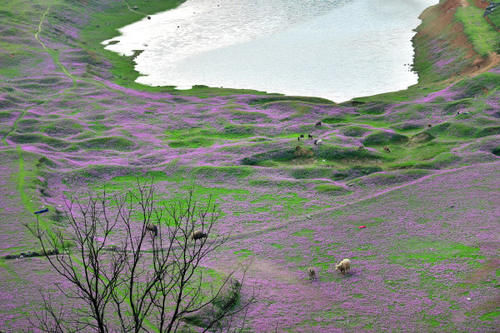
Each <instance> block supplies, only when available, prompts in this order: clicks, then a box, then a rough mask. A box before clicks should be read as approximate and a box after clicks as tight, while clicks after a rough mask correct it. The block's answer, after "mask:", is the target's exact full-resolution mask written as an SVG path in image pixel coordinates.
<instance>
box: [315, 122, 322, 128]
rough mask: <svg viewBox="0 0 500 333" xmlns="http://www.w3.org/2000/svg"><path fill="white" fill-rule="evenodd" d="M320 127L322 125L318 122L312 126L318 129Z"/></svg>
mask: <svg viewBox="0 0 500 333" xmlns="http://www.w3.org/2000/svg"><path fill="white" fill-rule="evenodd" d="M321 125H323V124H322V123H321V121H318V122H317V123H316V125H314V126H316V127H320V126H321Z"/></svg>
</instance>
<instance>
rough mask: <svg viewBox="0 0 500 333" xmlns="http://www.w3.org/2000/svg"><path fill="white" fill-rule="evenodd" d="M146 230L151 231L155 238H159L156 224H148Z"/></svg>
mask: <svg viewBox="0 0 500 333" xmlns="http://www.w3.org/2000/svg"><path fill="white" fill-rule="evenodd" d="M146 230H147V231H150V232H151V234H152V235H153V237H156V236H158V227H157V226H155V225H154V224H152V223H148V224H146Z"/></svg>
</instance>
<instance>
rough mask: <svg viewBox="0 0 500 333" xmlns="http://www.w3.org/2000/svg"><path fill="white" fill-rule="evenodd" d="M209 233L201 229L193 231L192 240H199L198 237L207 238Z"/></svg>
mask: <svg viewBox="0 0 500 333" xmlns="http://www.w3.org/2000/svg"><path fill="white" fill-rule="evenodd" d="M207 237H208V235H207V233H205V232H203V231H201V230H196V231H193V232H192V233H191V239H192V240H197V239H202V238H207Z"/></svg>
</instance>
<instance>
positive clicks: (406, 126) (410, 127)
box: [391, 123, 424, 131]
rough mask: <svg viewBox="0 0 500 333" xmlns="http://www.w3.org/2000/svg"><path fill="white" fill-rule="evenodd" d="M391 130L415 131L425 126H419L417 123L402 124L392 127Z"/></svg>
mask: <svg viewBox="0 0 500 333" xmlns="http://www.w3.org/2000/svg"><path fill="white" fill-rule="evenodd" d="M391 128H392V129H395V130H398V131H414V130H419V129H422V128H424V126H423V125H422V124H417V123H402V124H397V125H394V126H391Z"/></svg>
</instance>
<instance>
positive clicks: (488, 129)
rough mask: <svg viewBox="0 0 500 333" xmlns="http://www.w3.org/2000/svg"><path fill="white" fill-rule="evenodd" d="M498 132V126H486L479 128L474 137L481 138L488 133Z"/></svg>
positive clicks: (496, 133) (499, 130)
mask: <svg viewBox="0 0 500 333" xmlns="http://www.w3.org/2000/svg"><path fill="white" fill-rule="evenodd" d="M499 134H500V126H492V127H486V128H483V129H482V130H480V131H479V132H478V133H477V134H476V137H478V138H482V137H483V136H490V135H499Z"/></svg>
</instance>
